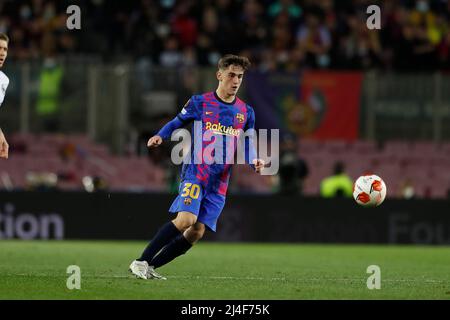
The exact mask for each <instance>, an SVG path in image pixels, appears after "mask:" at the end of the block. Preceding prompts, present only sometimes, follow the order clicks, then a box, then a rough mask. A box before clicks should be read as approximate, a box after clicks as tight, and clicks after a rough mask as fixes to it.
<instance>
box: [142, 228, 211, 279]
mask: <svg viewBox="0 0 450 320" xmlns="http://www.w3.org/2000/svg"><path fill="white" fill-rule="evenodd" d="M204 233H205V225H204V224H203V223H201V222H196V223H195V224H194V225H192V226H191V227H189V228H188V229H187V230H186V231H185V232H184V233H183V234H180V235H179V236H178V237H176V238H175V239H173V240H172V242H170V243H169V244H168V245H167V246H165V247H164V249H163V250H162V251H161V252H160V253H159V254H158V255H157V256H156V257H154V258H153V260H152V261H151V262H150V266H152V267H153V268H154V269H156V268H159V267H161V266H163V265H165V264H167V263H169V262H170V261H172V260H173V259H175V258H176V257H178V256H180V255H182V254H185V253H186V252H187V251H188V250H189V249H190V248H192V246H193V245H194V244H195V243H196V242H197V241H199V240H200V239H201V238H202V237H203V234H204ZM149 270H150V269H149Z"/></svg>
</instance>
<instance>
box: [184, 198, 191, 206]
mask: <svg viewBox="0 0 450 320" xmlns="http://www.w3.org/2000/svg"><path fill="white" fill-rule="evenodd" d="M191 203H192V199H191V198H185V199H184V204H185V205H187V206H189V205H190V204H191Z"/></svg>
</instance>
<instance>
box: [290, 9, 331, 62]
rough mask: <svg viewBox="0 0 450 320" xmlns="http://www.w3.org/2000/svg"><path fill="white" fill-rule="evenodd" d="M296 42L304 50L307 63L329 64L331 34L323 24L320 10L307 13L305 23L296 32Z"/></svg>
mask: <svg viewBox="0 0 450 320" xmlns="http://www.w3.org/2000/svg"><path fill="white" fill-rule="evenodd" d="M297 44H298V46H299V48H300V49H302V50H303V51H305V52H306V62H307V64H308V65H310V66H314V67H319V68H326V67H329V66H330V62H331V61H330V56H329V50H330V49H331V34H330V30H329V29H328V27H327V26H326V25H325V24H324V15H323V12H322V11H321V10H319V9H316V10H314V11H311V12H309V13H307V15H306V20H305V23H304V24H303V25H302V26H301V27H300V29H299V30H298V32H297Z"/></svg>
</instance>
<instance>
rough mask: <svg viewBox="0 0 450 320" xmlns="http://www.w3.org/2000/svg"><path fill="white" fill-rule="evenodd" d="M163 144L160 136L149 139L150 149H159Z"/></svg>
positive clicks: (148, 145)
mask: <svg viewBox="0 0 450 320" xmlns="http://www.w3.org/2000/svg"><path fill="white" fill-rule="evenodd" d="M162 142H163V140H162V138H161V137H160V136H153V137H151V138H150V139H148V142H147V147H149V148H156V147H159V145H160V144H161V143H162Z"/></svg>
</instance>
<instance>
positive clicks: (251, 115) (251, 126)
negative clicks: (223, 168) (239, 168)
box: [244, 107, 258, 169]
mask: <svg viewBox="0 0 450 320" xmlns="http://www.w3.org/2000/svg"><path fill="white" fill-rule="evenodd" d="M244 129H245V131H247V130H252V131H253V132H252V135H251V137H249V138H248V141H246V142H245V154H246V155H247V157H246V160H247V163H248V164H250V166H251V167H252V168H253V169H254V165H253V160H255V159H257V158H258V155H257V152H256V131H255V112H254V111H253V108H251V107H249V108H248V117H247V123H246V124H245V128H244Z"/></svg>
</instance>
